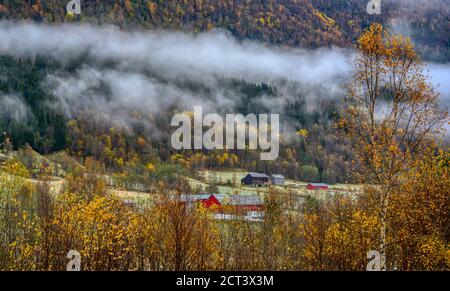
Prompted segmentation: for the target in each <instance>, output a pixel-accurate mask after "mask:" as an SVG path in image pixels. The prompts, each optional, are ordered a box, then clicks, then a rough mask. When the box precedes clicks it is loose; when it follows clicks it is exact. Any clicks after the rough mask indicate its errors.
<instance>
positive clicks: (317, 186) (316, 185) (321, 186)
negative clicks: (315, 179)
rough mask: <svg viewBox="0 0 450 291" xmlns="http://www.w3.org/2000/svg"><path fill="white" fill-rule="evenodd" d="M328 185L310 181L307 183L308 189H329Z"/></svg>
mask: <svg viewBox="0 0 450 291" xmlns="http://www.w3.org/2000/svg"><path fill="white" fill-rule="evenodd" d="M328 188H329V187H328V185H327V184H324V183H309V184H308V185H306V189H308V190H328Z"/></svg>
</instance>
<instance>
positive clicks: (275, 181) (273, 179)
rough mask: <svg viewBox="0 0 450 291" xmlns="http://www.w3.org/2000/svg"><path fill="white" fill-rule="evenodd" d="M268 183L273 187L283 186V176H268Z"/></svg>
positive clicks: (284, 181) (284, 180)
mask: <svg viewBox="0 0 450 291" xmlns="http://www.w3.org/2000/svg"><path fill="white" fill-rule="evenodd" d="M270 183H271V184H272V185H275V186H284V184H285V183H286V178H284V176H283V175H275V174H274V175H270Z"/></svg>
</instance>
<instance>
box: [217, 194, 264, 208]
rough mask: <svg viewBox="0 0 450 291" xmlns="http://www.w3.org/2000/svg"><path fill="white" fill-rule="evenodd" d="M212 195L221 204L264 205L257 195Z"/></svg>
mask: <svg viewBox="0 0 450 291" xmlns="http://www.w3.org/2000/svg"><path fill="white" fill-rule="evenodd" d="M214 197H216V199H217V200H218V201H219V202H220V203H221V204H228V205H235V206H250V205H251V206H253V205H264V203H263V202H262V200H261V199H260V198H259V197H258V196H249V195H225V194H214Z"/></svg>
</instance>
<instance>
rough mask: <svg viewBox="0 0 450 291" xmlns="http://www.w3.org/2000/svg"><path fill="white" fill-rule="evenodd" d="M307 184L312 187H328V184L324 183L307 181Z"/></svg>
mask: <svg viewBox="0 0 450 291" xmlns="http://www.w3.org/2000/svg"><path fill="white" fill-rule="evenodd" d="M308 186H313V187H328V185H327V184H325V183H309V184H308Z"/></svg>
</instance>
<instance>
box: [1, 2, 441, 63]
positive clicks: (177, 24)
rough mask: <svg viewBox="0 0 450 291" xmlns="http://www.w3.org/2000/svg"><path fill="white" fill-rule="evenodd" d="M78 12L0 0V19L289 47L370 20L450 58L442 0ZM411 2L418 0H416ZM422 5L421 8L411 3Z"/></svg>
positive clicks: (345, 40) (117, 5)
mask: <svg viewBox="0 0 450 291" xmlns="http://www.w3.org/2000/svg"><path fill="white" fill-rule="evenodd" d="M81 2H82V14H81V16H68V15H67V14H66V11H65V8H66V4H67V3H66V1H56V0H2V1H0V19H30V20H33V21H36V22H44V23H62V22H74V21H75V22H78V21H80V22H83V23H93V24H100V25H102V24H115V25H119V26H121V27H122V28H124V29H131V28H133V27H142V28H145V29H149V28H151V29H158V28H159V29H178V30H184V31H193V32H201V31H208V30H211V29H213V28H219V29H225V30H228V31H230V32H231V33H232V34H233V35H234V36H235V37H237V38H238V39H250V40H259V41H263V42H269V43H272V44H278V45H288V46H295V47H312V48H314V47H322V46H333V45H337V46H350V45H351V44H352V42H353V41H354V40H355V39H356V37H357V36H358V35H359V34H360V33H361V32H362V30H363V29H364V28H367V27H368V25H369V24H370V23H371V22H374V21H376V22H379V23H382V24H384V25H390V26H392V28H393V29H394V30H401V32H403V33H405V32H406V33H407V34H409V35H410V36H412V37H413V38H414V39H415V41H416V42H417V44H418V45H419V46H421V47H422V50H423V51H424V52H426V54H424V56H425V58H430V59H431V58H433V59H446V60H449V59H450V54H449V51H448V47H449V45H450V44H449V39H450V37H449V31H450V27H449V25H450V24H449V23H450V19H449V15H450V10H449V9H450V8H449V7H450V3H449V1H448V0H432V1H425V0H418V1H409V2H408V1H403V0H386V1H383V8H382V9H383V11H382V14H381V15H369V14H367V12H366V5H367V2H368V1H361V0H336V1H328V0H260V1H249V0H195V1H186V0H184V1H162V0H102V1H100V0H83V1H81ZM414 3H416V4H414ZM418 7H420V9H417V8H418Z"/></svg>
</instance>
